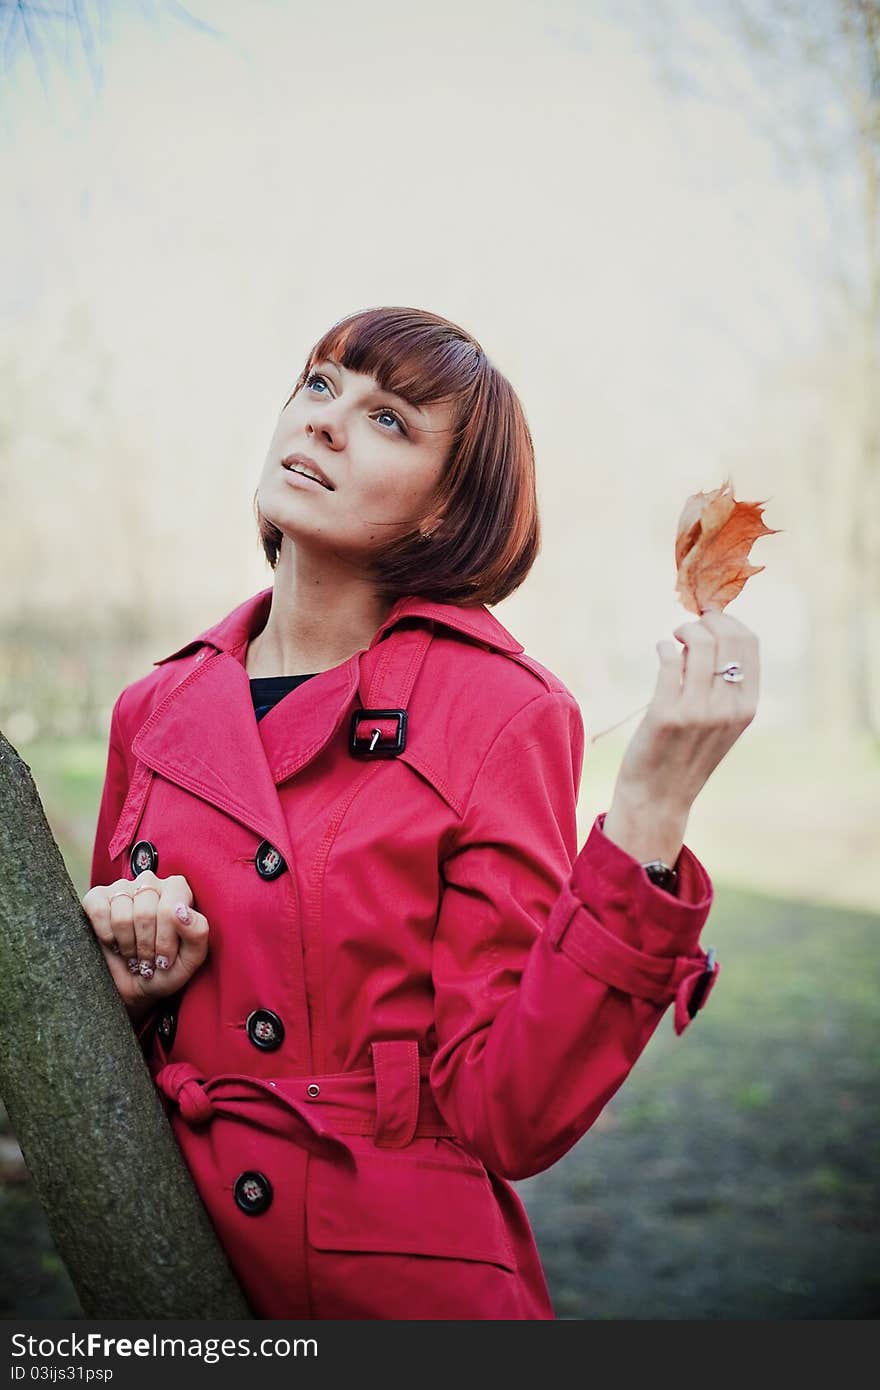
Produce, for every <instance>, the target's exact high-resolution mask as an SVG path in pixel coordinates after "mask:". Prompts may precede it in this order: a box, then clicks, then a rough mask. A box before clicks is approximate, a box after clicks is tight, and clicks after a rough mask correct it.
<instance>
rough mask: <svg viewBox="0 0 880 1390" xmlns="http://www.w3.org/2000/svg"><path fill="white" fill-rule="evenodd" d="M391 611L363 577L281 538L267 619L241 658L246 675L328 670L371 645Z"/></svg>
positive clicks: (304, 672)
mask: <svg viewBox="0 0 880 1390" xmlns="http://www.w3.org/2000/svg"><path fill="white" fill-rule="evenodd" d="M391 607H392V605H391V604H390V603H389V602H387V601H386V600H383V599H381V598H379V596H378V595H377V594H376V591H375V588H374V586H373V584H372V583H371V582H370V581H369V580H368V579H366V578H365V577H364V575H363V574H362V573H352V571H351V569H350V568H349V567H346V568H342V567H340V566H338V565H336V564H335V562H334V561H333V560H332V559H331V560H329V561H328V560H327V558H326V557H325V556H323V555H321V556H316V555H315V554H314V553H312V552H309V551H304V550H302V549H301V548H298V547H297V548H295V547H294V546H293V545H292V544H291V542H290V541H289V539H288V538H287V537H286V536H285V537H284V539H283V541H282V545H281V554H280V556H279V559H278V564H277V566H276V568H275V580H274V585H273V590H272V605H271V608H270V610H269V617H268V619H267V621H266V625H265V627H264V628H263V630H262V632H260V633H258V634H257V635H256V636H255V637H253V638H252V639H251V641H250V642H249V644H248V649H247V652H246V654H245V668H246V670H247V673H248V675H249V676H252V677H254V678H259V677H263V676H304V675H311V674H313V673H315V672H318V671H329V670H330V668H331V667H333V666H339V665H341V664H342V662H344V661H347V660H348V658H349V657H350V656H352V655H353V654H354V653H355V652H357V651H362V650H363V649H365V648H366V647H368V646H369V645H370V642H371V641H372V639H373V636H374V635H375V633H376V630H377V628H379V627H380V626H381V624H382V623H383V622H384V620H385V618H386V617H387V616H388V614H389V612H390V611H391Z"/></svg>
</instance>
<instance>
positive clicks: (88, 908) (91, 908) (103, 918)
mask: <svg viewBox="0 0 880 1390" xmlns="http://www.w3.org/2000/svg"><path fill="white" fill-rule="evenodd" d="M120 882H124V880H119V881H117V883H114V884H111V885H110V886H109V887H107V888H105V887H103V886H99V885H98V884H95V886H94V887H93V888H90V889H89V891H88V892H87V893H86V894H85V896H84V897H83V899H82V907H83V911H84V912H85V914H86V916H87V917H88V919H89V924H90V926H91V928H92V931H93V932H94V934H95V936H96V937H97V938H98V940H99V942H100V943H101V945H102V946H103V947H104V948H105V949H106V950H108V951H115V952H118V951H119V946H118V945H117V942H116V938H115V937H114V935H113V926H112V923H111V921H110V899H111V897H112V895H113V894H114V893H116V892H122V891H125V890H124V889H121V888H120V887H119V883H120Z"/></svg>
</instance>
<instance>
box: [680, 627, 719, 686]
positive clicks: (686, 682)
mask: <svg viewBox="0 0 880 1390" xmlns="http://www.w3.org/2000/svg"><path fill="white" fill-rule="evenodd" d="M673 636H675V637H677V638H678V639H679V641H680V642H682V643H683V644H684V648H685V656H684V677H683V679H682V695H683V696H684V698H685V699H686V700H687V701H688V702H689V703H693V704H700V703H702V702H703V701H705V700H706V699H707V698H708V695H709V691H710V686H711V683H712V674H713V672H714V671H715V670H716V666H715V658H716V654H717V641H716V639H715V637H714V635H713V634H712V632H710V630H709V628H708V627H707V626H706V625H705V623H703V622H702V620H701V621H700V622H698V623H681V624H680V626H679V627H677V628H675V630H674V633H673Z"/></svg>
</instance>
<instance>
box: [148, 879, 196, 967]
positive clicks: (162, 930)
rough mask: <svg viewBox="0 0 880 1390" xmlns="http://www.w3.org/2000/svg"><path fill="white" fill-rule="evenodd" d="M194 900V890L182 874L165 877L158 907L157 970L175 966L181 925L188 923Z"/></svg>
mask: <svg viewBox="0 0 880 1390" xmlns="http://www.w3.org/2000/svg"><path fill="white" fill-rule="evenodd" d="M192 900H193V899H192V890H191V888H190V886H189V884H188V883H187V881H186V879H185V878H183V877H182V876H181V875H180V874H172V875H171V876H170V877H169V878H166V879H165V881H164V883H163V884H162V897H161V899H160V901H159V904H158V906H157V909H156V969H157V970H162V971H167V970H171V969H172V968H173V967H174V964H175V962H176V960H177V957H178V951H179V949H180V942H179V936H178V932H179V930H180V927H181V925H186V924H187V919H186V913H188V912H190V911H191V910H192ZM181 909H182V911H183V914H184V915H183V917H181V916H180V910H181Z"/></svg>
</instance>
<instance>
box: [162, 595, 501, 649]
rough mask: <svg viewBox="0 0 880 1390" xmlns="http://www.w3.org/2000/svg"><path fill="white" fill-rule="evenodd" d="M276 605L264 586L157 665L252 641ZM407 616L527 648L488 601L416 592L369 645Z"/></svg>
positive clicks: (392, 613) (398, 604)
mask: <svg viewBox="0 0 880 1390" xmlns="http://www.w3.org/2000/svg"><path fill="white" fill-rule="evenodd" d="M271 606H272V589H271V588H269V589H261V590H260V592H259V593H258V594H254V595H253V597H252V598H249V599H245V601H244V603H240V604H239V605H238V607H237V608H234V609H233V610H232V612H231V613H228V614H227V615H226V617H225V618H222V619H221V620H220V622H219V623H215V624H214V626H213V627H208V628H205V630H204V632H200V633H199V635H198V637H193V638H191V639H190V641H189V642H185V643H184V644H183V646H182V647H178V648H177V649H176V650H175V651H173V652H170V653H169V654H168V656H163V657H160V659H159V660H158V661H154V662H153V665H154V666H162V665H164V663H165V662H166V661H173V660H174V658H175V657H178V656H183V655H184V654H185V653H187V652H190V651H194V650H195V649H196V648H197V647H201V646H206V645H207V646H212V647H215V648H216V649H217V651H221V652H233V653H234V652H235V651H236V649H238V648H241V647H243V646H244V644H246V643H247V642H249V641H250V640H251V638H252V637H254V636H255V635H256V634H257V633H258V632H260V631H262V629H263V628H264V627H265V625H266V621H267V619H268V617H269V609H270V608H271ZM405 618H425V619H428V620H430V621H431V622H433V623H439V624H441V625H442V626H444V627H447V628H451V629H452V630H453V631H455V632H460V633H462V634H463V635H464V636H465V637H470V638H472V639H473V640H474V641H477V642H484V643H485V644H486V645H487V646H489V647H494V648H495V650H496V651H500V652H507V653H510V654H514V655H515V654H518V653H519V652H521V651H523V646H522V643H521V642H517V640H516V638H515V637H513V636H512V635H511V633H509V632H508V631H507V628H506V627H503V626H502V624H501V623H500V622H499V621H498V619H497V618H496V617H495V616H494V615H493V614H492V613H490V612H489V610H488V608H486V607H485V605H484V604H477V605H471V606H470V607H468V606H465V605H463V604H457V603H436V602H432V601H430V600H428V599H422V598H419V597H418V596H416V595H410V596H408V597H404V598H399V599H398V600H397V602H396V603H395V604H394V606H393V608H392V609H391V611H390V613H389V614H388V616H387V618H386V619H385V621H384V622H383V623H382V625H381V626H380V627H379V628H378V629H377V630H376V632H375V633H374V634H373V638H372V640H371V642H370V646H369V648H367V650H370V649H371V648H373V647H375V646H376V644H377V643H378V642H381V641H382V639H383V638H384V637H385V636H386V634H387V633H388V632H390V631H391V629H392V628H394V627H396V626H397V624H398V623H400V622H402V621H403V620H404V619H405Z"/></svg>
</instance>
